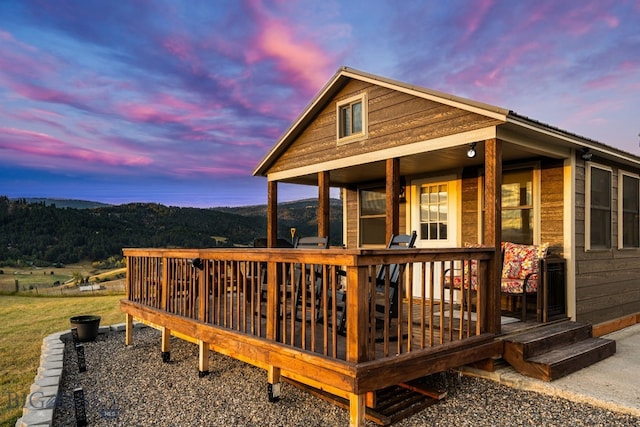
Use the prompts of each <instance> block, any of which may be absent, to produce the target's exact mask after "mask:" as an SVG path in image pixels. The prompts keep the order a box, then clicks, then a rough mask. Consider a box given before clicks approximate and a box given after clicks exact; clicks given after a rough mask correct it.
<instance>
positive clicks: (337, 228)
mask: <svg viewBox="0 0 640 427" xmlns="http://www.w3.org/2000/svg"><path fill="white" fill-rule="evenodd" d="M337 202H338V203H339V201H337ZM332 203H335V201H334V202H332ZM336 206H337V205H336ZM278 212H279V220H278V226H279V227H278V228H279V230H278V234H279V236H280V237H282V238H285V239H290V231H289V230H290V228H291V227H295V228H296V229H297V233H298V235H302V236H305V235H315V234H316V233H317V219H316V218H317V203H316V202H315V201H300V202H296V203H290V204H283V205H281V206H280V207H279V211H278ZM334 213H335V215H334ZM341 217H342V211H341V209H338V208H337V207H336V209H332V220H331V221H332V226H331V228H332V234H335V235H334V236H332V241H333V242H336V241H339V242H341V240H342V236H341V229H342V228H341V222H342V218H341ZM265 236H266V208H264V206H262V205H260V206H256V207H252V208H248V207H242V208H220V209H214V208H211V209H201V208H181V207H174V206H164V205H161V204H155V203H130V204H124V205H117V206H107V207H99V208H92V209H76V208H68V207H65V208H58V207H56V205H55V204H49V205H47V203H45V202H44V201H41V202H37V203H30V202H28V201H27V200H25V199H19V200H11V199H9V198H8V197H6V196H0V265H21V264H25V263H26V264H29V263H31V264H35V265H38V264H42V265H49V264H56V263H60V264H71V263H76V262H80V261H85V260H89V261H99V260H104V259H108V258H109V257H114V256H115V257H119V256H122V248H126V247H140V248H144V247H148V248H209V247H230V246H251V245H252V244H253V241H254V240H255V239H257V238H263V237H265Z"/></svg>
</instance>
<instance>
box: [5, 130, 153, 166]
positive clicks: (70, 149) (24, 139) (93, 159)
mask: <svg viewBox="0 0 640 427" xmlns="http://www.w3.org/2000/svg"><path fill="white" fill-rule="evenodd" d="M87 145H89V144H87ZM0 150H4V151H6V152H9V153H13V156H11V157H14V158H16V159H17V161H18V162H21V160H23V157H25V159H24V160H27V159H28V160H27V161H29V162H32V161H33V160H34V159H35V158H40V159H42V160H43V163H42V165H43V166H44V165H51V164H52V163H57V161H58V160H61V161H63V162H67V161H79V162H81V163H80V164H81V165H82V164H83V163H85V162H89V163H93V164H96V163H98V164H105V165H109V166H146V165H149V164H151V163H152V160H151V159H150V158H148V157H145V156H139V155H136V156H125V155H122V154H120V153H110V152H107V151H104V150H90V149H86V148H81V147H78V146H74V145H71V144H68V143H66V142H64V141H61V140H59V139H57V138H54V137H52V136H50V135H47V134H44V133H40V132H34V131H28V130H23V129H16V128H7V127H0ZM59 166H60V167H61V168H64V167H76V166H77V164H76V165H71V164H64V163H63V164H59Z"/></svg>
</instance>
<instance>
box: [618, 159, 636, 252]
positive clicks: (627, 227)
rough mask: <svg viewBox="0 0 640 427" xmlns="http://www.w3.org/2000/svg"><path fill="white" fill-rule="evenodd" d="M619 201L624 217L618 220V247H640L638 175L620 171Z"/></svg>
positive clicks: (620, 210)
mask: <svg viewBox="0 0 640 427" xmlns="http://www.w3.org/2000/svg"><path fill="white" fill-rule="evenodd" d="M618 203H619V212H621V215H622V219H621V220H619V221H618V235H619V236H621V238H619V240H618V248H620V249H622V248H638V247H640V180H639V179H638V176H637V175H630V174H627V173H624V172H620V174H619V177H618Z"/></svg>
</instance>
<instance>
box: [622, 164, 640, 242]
mask: <svg viewBox="0 0 640 427" xmlns="http://www.w3.org/2000/svg"><path fill="white" fill-rule="evenodd" d="M625 177H627V178H632V179H635V180H636V182H637V184H638V193H637V194H636V197H637V199H636V202H637V206H638V207H637V210H636V211H635V215H636V217H637V218H640V175H638V174H634V173H631V172H627V171H624V170H619V171H618V250H629V249H640V219H638V220H636V236H635V241H636V244H635V246H625V244H624V238H625V234H624V231H625V230H624V225H625V221H624V215H625V213H626V211H625V209H624V179H625ZM629 212H631V211H629Z"/></svg>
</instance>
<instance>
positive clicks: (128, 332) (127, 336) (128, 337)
mask: <svg viewBox="0 0 640 427" xmlns="http://www.w3.org/2000/svg"><path fill="white" fill-rule="evenodd" d="M124 325H125V332H124V345H131V344H133V316H132V315H130V314H129V313H126V314H125V315H124Z"/></svg>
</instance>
